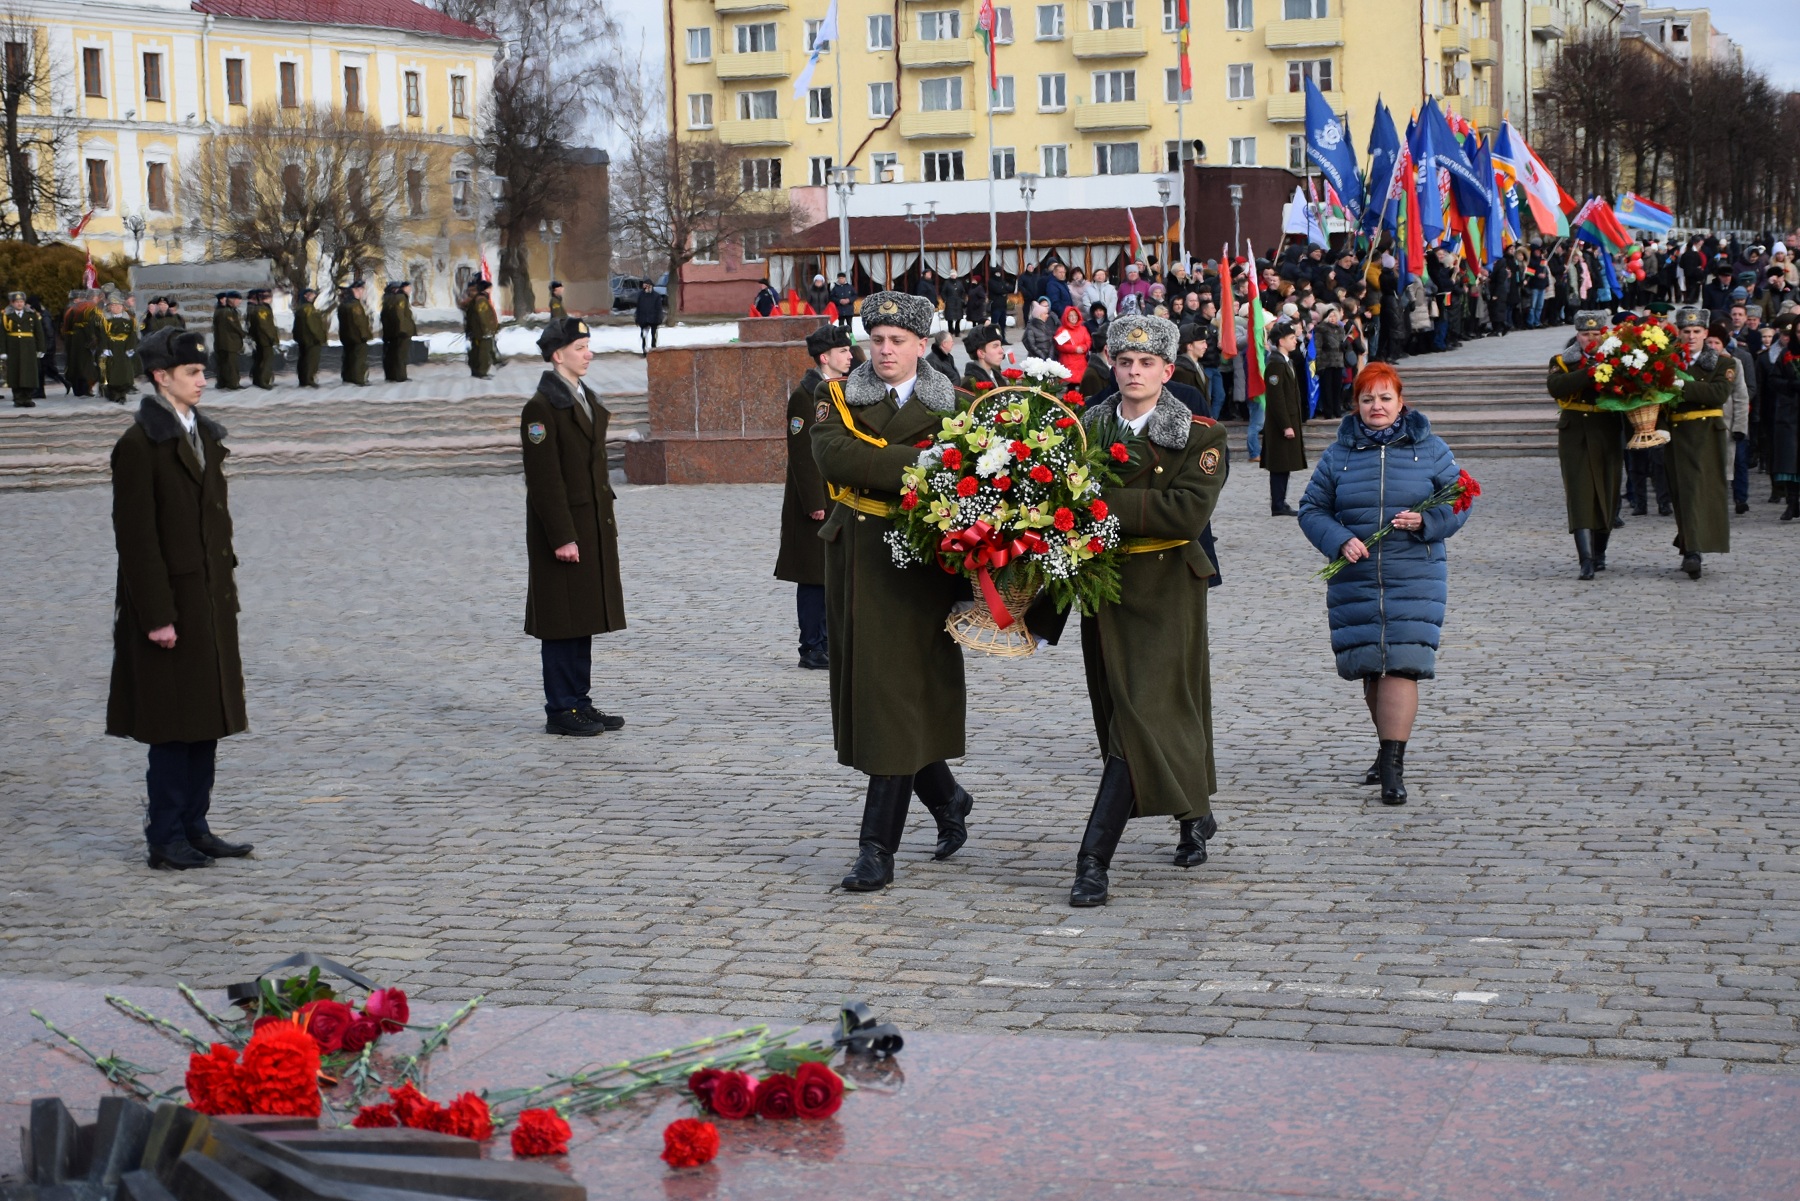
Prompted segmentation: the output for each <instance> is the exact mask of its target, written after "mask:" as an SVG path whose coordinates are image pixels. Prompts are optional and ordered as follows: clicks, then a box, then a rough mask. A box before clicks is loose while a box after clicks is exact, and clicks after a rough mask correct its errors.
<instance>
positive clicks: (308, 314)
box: [294, 288, 326, 388]
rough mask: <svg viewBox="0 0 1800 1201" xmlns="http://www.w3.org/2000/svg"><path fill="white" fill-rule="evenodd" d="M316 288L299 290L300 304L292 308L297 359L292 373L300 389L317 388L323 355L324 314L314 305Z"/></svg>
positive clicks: (316, 294)
mask: <svg viewBox="0 0 1800 1201" xmlns="http://www.w3.org/2000/svg"><path fill="white" fill-rule="evenodd" d="M318 296H319V290H318V289H317V288H302V289H300V303H299V304H297V305H295V306H294V345H295V347H296V348H297V349H298V351H299V359H298V361H297V362H296V363H295V364H294V372H295V374H296V375H298V376H299V378H300V386H301V387H302V388H316V387H318V386H319V356H320V355H322V354H324V353H325V340H326V339H325V314H323V313H321V312H319V306H318V305H317V304H316V303H315V301H316V300H317V299H318Z"/></svg>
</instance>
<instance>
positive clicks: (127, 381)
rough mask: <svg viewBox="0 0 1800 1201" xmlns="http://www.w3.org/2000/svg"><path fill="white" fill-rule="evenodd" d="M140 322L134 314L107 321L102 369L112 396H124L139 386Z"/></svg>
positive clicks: (102, 351)
mask: <svg viewBox="0 0 1800 1201" xmlns="http://www.w3.org/2000/svg"><path fill="white" fill-rule="evenodd" d="M137 348H138V329H137V321H136V320H135V319H134V318H133V317H132V316H131V314H130V313H121V314H120V315H119V316H117V317H108V318H107V319H106V342H105V345H104V348H103V349H102V350H101V352H100V355H101V357H100V370H101V375H102V379H103V380H104V381H105V384H106V391H107V393H108V394H109V395H113V396H123V395H125V394H126V393H127V392H130V391H131V389H132V388H133V387H135V386H136V384H137V377H138V356H137Z"/></svg>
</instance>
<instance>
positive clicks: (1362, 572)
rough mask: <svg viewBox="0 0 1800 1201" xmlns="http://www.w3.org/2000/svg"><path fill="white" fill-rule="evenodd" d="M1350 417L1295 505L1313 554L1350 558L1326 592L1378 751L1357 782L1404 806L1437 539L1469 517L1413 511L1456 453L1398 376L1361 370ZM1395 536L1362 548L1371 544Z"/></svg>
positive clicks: (1444, 590) (1444, 576)
mask: <svg viewBox="0 0 1800 1201" xmlns="http://www.w3.org/2000/svg"><path fill="white" fill-rule="evenodd" d="M1353 395H1354V398H1355V400H1354V404H1355V408H1354V411H1352V412H1351V413H1350V414H1349V415H1348V416H1346V417H1345V418H1344V420H1343V421H1342V422H1341V423H1340V424H1339V425H1338V436H1337V441H1336V442H1334V443H1332V445H1330V446H1328V447H1326V448H1325V453H1324V454H1322V455H1320V456H1319V465H1318V467H1317V468H1315V469H1314V470H1313V477H1312V482H1311V483H1310V484H1309V485H1307V489H1306V495H1305V496H1304V497H1302V498H1301V501H1300V529H1301V531H1302V532H1303V533H1304V534H1305V535H1306V537H1307V540H1308V541H1309V542H1311V543H1312V544H1313V546H1314V547H1316V548H1317V549H1318V551H1319V553H1320V554H1322V555H1324V556H1325V557H1326V558H1328V559H1332V558H1337V557H1339V556H1342V557H1343V558H1345V559H1347V560H1349V566H1347V567H1345V568H1344V569H1343V570H1342V571H1340V572H1339V573H1338V574H1337V575H1336V576H1334V577H1332V579H1331V582H1330V583H1329V584H1327V585H1326V589H1325V607H1326V610H1327V611H1328V613H1329V614H1330V618H1331V649H1332V651H1333V652H1334V653H1335V654H1336V656H1337V670H1338V675H1340V676H1342V677H1343V678H1344V679H1346V680H1361V681H1362V682H1363V700H1364V701H1365V702H1366V703H1367V705H1368V707H1369V716H1370V717H1371V718H1373V719H1374V722H1375V734H1376V737H1377V739H1379V741H1380V744H1381V749H1380V754H1379V755H1378V756H1377V757H1376V760H1375V765H1374V766H1373V767H1371V768H1370V769H1369V771H1368V773H1367V774H1366V775H1365V776H1364V777H1363V783H1365V784H1377V783H1379V784H1380V785H1381V799H1382V801H1384V802H1385V803H1387V804H1390V805H1399V804H1403V803H1404V802H1405V800H1406V785H1405V780H1404V771H1405V766H1406V743H1407V740H1408V739H1409V738H1411V737H1412V725H1413V719H1414V718H1415V717H1417V715H1418V711H1419V681H1420V680H1429V679H1431V678H1433V676H1434V675H1435V674H1436V671H1437V648H1438V640H1439V637H1440V635H1441V633H1442V630H1443V625H1444V609H1445V605H1446V602H1447V601H1448V599H1449V571H1448V568H1447V567H1446V565H1445V558H1444V540H1445V539H1447V538H1449V537H1450V536H1451V535H1452V534H1454V533H1456V531H1458V530H1460V529H1461V528H1462V527H1463V524H1464V523H1465V522H1466V521H1467V520H1468V517H1469V514H1468V511H1467V510H1466V509H1465V510H1464V511H1463V512H1460V513H1458V512H1456V511H1455V510H1454V508H1453V507H1452V506H1450V505H1441V506H1434V507H1432V508H1430V509H1427V510H1425V511H1424V512H1422V513H1421V512H1418V511H1415V510H1414V509H1413V508H1411V506H1413V505H1416V504H1418V503H1419V502H1420V501H1423V500H1425V499H1426V498H1427V497H1429V496H1430V495H1431V494H1432V493H1434V492H1436V491H1437V490H1438V489H1440V488H1444V487H1446V486H1448V485H1450V484H1453V483H1455V482H1456V480H1457V477H1458V476H1459V475H1460V474H1461V471H1460V469H1459V468H1458V467H1457V465H1456V456H1455V455H1454V454H1452V453H1451V451H1450V448H1449V447H1448V446H1447V445H1445V444H1444V440H1443V439H1442V438H1439V437H1438V436H1437V435H1435V434H1433V433H1432V432H1431V423H1430V422H1429V421H1427V420H1426V419H1425V415H1424V414H1423V413H1419V412H1416V411H1414V410H1412V409H1409V408H1407V407H1406V403H1405V400H1404V399H1403V397H1402V385H1401V383H1400V376H1399V374H1398V373H1397V372H1395V371H1394V369H1393V368H1392V367H1390V366H1388V365H1387V364H1385V363H1376V364H1373V365H1372V366H1369V367H1365V368H1363V369H1362V371H1361V372H1360V373H1359V374H1358V375H1357V377H1356V383H1355V385H1354V388H1353ZM1390 522H1391V523H1392V524H1393V526H1394V532H1393V533H1391V534H1389V535H1388V536H1386V537H1385V538H1382V539H1381V540H1380V541H1378V542H1375V543H1374V544H1373V545H1371V544H1370V543H1369V541H1368V539H1369V537H1370V535H1372V534H1373V533H1374V532H1375V531H1376V530H1378V529H1380V528H1381V527H1382V525H1384V524H1387V523H1390Z"/></svg>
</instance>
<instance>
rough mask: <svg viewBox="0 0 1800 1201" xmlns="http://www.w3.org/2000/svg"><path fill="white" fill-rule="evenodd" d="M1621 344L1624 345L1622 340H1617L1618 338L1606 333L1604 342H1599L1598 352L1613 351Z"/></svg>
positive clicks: (1607, 352) (1609, 352)
mask: <svg viewBox="0 0 1800 1201" xmlns="http://www.w3.org/2000/svg"><path fill="white" fill-rule="evenodd" d="M1623 345H1625V344H1624V343H1623V342H1621V341H1619V339H1618V338H1616V337H1614V336H1613V335H1611V334H1608V335H1607V337H1606V340H1605V341H1604V342H1602V343H1600V353H1601V354H1611V353H1612V352H1613V351H1615V350H1617V349H1619V347H1621V346H1623Z"/></svg>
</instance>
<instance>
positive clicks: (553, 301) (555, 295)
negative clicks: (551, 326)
mask: <svg viewBox="0 0 1800 1201" xmlns="http://www.w3.org/2000/svg"><path fill="white" fill-rule="evenodd" d="M562 290H563V286H562V280H560V279H553V280H551V281H550V320H552V321H560V320H561V319H562V318H564V317H567V316H568V315H569V310H568V309H566V308H564V307H563V294H562Z"/></svg>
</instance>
